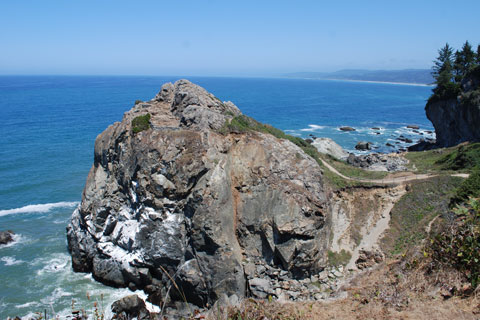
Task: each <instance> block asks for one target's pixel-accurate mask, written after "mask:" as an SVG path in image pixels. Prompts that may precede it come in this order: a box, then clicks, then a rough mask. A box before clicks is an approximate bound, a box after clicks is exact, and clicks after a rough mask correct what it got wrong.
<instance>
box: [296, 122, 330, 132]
mask: <svg viewBox="0 0 480 320" xmlns="http://www.w3.org/2000/svg"><path fill="white" fill-rule="evenodd" d="M322 129H325V126H319V125H316V124H309V125H308V128H304V129H300V131H307V132H314V131H316V130H322Z"/></svg>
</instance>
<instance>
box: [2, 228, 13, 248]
mask: <svg viewBox="0 0 480 320" xmlns="http://www.w3.org/2000/svg"><path fill="white" fill-rule="evenodd" d="M13 236H14V233H13V231H11V230H7V231H0V245H3V244H8V243H10V242H13V240H14V239H13Z"/></svg>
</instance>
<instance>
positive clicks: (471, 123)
mask: <svg viewBox="0 0 480 320" xmlns="http://www.w3.org/2000/svg"><path fill="white" fill-rule="evenodd" d="M425 111H426V114H427V118H428V119H429V120H430V121H431V122H432V124H433V126H434V127H435V133H436V139H437V141H436V144H437V146H438V147H450V146H454V145H457V144H459V143H461V142H464V141H471V142H473V141H480V67H479V68H477V72H472V73H471V74H470V75H469V76H466V77H465V79H464V80H463V81H462V92H461V93H460V95H459V96H458V97H457V98H453V99H447V100H434V101H429V103H427V106H426V107H425Z"/></svg>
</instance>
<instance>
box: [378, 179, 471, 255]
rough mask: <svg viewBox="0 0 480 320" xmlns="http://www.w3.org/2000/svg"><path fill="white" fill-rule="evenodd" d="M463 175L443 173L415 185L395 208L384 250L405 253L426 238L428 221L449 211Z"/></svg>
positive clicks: (386, 234) (384, 241) (383, 241)
mask: <svg viewBox="0 0 480 320" xmlns="http://www.w3.org/2000/svg"><path fill="white" fill-rule="evenodd" d="M461 182H462V178H458V177H451V176H439V177H435V178H432V179H429V180H425V181H419V182H416V183H414V184H412V185H411V190H410V192H408V193H407V194H405V195H403V196H402V198H401V199H400V200H399V201H398V202H397V203H396V204H395V206H394V207H393V209H392V211H391V220H390V228H389V229H388V230H387V231H386V232H385V236H384V237H383V238H382V240H381V247H382V250H383V251H384V252H390V253H391V254H392V255H396V254H399V253H403V252H405V251H406V250H408V249H410V248H412V247H414V246H415V245H418V244H419V243H420V242H421V241H422V240H423V239H425V238H426V236H427V232H426V230H425V229H426V228H427V226H428V224H429V223H430V222H431V221H432V220H433V219H435V218H436V217H437V216H438V215H439V214H444V213H446V212H447V211H448V204H449V201H450V198H451V197H452V195H453V194H454V192H455V189H456V188H457V187H458V186H459V185H460V184H461Z"/></svg>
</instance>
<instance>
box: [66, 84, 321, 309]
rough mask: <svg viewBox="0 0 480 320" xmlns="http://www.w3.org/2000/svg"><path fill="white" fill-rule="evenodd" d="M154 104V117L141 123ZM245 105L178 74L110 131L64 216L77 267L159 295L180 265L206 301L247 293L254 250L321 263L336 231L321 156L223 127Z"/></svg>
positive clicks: (305, 264)
mask: <svg viewBox="0 0 480 320" xmlns="http://www.w3.org/2000/svg"><path fill="white" fill-rule="evenodd" d="M147 113H149V114H150V115H151V119H150V123H151V128H150V129H148V130H145V131H141V132H138V133H136V134H134V133H133V131H132V124H131V123H132V120H133V119H134V118H135V117H137V116H139V115H144V114H147ZM239 114H240V111H239V110H238V108H237V107H236V106H235V105H234V104H233V103H231V102H226V103H222V102H221V101H219V100H218V99H216V98H215V97H214V96H213V95H211V94H209V93H208V92H206V91H205V90H204V89H202V88H200V87H198V86H196V85H194V84H192V83H190V82H188V81H186V80H180V81H177V82H176V83H175V84H170V83H169V84H166V85H164V86H163V87H162V89H161V91H160V93H159V94H158V95H157V96H156V97H155V98H154V99H152V100H151V101H149V102H145V103H139V104H137V105H136V106H135V107H134V108H133V109H131V110H130V111H128V112H127V113H125V115H124V118H123V120H122V122H117V123H115V124H113V125H111V126H109V127H108V128H107V129H106V130H105V131H104V132H103V133H101V134H100V135H99V136H98V137H97V139H96V141H95V157H94V164H93V166H92V169H91V170H90V173H89V175H88V178H87V182H86V186H85V189H84V192H83V198H82V202H81V204H80V206H79V208H78V209H77V210H75V212H74V213H73V215H72V220H71V223H70V224H69V226H68V227H67V240H68V247H69V250H70V252H71V254H72V263H73V267H74V269H75V270H76V271H83V272H92V274H93V276H94V277H95V278H96V279H97V280H99V281H102V282H104V283H106V284H109V285H113V286H130V287H132V288H145V287H147V288H148V291H149V292H155V291H158V293H161V294H160V296H164V295H165V294H166V290H167V289H168V286H169V283H170V277H172V278H175V281H176V283H177V285H178V286H179V287H181V289H182V291H183V293H184V294H185V295H186V298H187V300H188V301H189V302H192V303H195V304H197V305H205V304H206V303H212V302H213V301H214V300H216V299H217V298H218V297H219V296H220V295H222V294H227V295H231V294H237V295H238V296H244V295H245V294H246V293H247V291H248V288H247V287H248V284H247V281H246V277H245V272H244V265H245V264H246V261H255V262H256V263H263V264H265V265H271V266H275V267H278V268H281V269H283V270H285V271H288V272H289V274H290V275H291V276H292V277H297V278H302V277H307V276H309V275H310V274H312V273H315V272H318V271H320V270H321V269H322V268H323V266H324V265H325V251H326V248H327V246H328V235H329V233H328V230H327V228H324V225H325V219H326V216H325V215H326V208H327V201H326V194H325V189H324V185H323V182H322V181H323V180H322V172H321V170H320V168H319V166H318V164H317V163H316V162H315V161H314V160H313V159H312V158H310V157H308V156H307V155H305V154H304V153H303V151H302V150H301V149H300V148H299V147H297V146H296V145H294V144H293V143H291V142H290V141H287V140H280V139H277V138H275V137H274V136H271V135H267V134H263V133H259V132H246V133H242V134H238V133H231V134H220V133H218V131H219V129H220V128H221V127H222V126H223V125H224V124H225V121H227V120H229V119H231V118H232V117H234V116H235V115H239ZM166 273H168V274H169V275H167V274H166ZM170 295H173V298H177V299H181V297H180V295H179V294H178V292H177V293H175V290H172V292H170Z"/></svg>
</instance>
